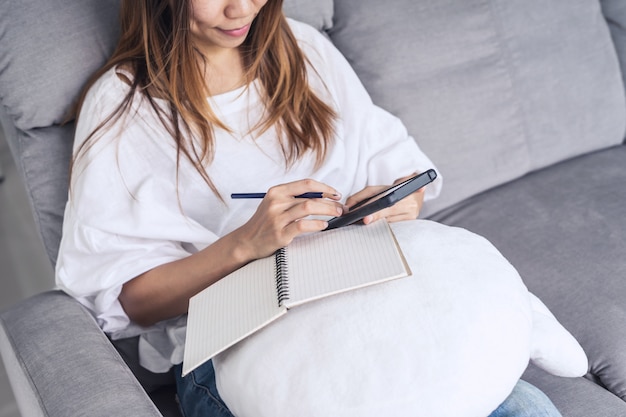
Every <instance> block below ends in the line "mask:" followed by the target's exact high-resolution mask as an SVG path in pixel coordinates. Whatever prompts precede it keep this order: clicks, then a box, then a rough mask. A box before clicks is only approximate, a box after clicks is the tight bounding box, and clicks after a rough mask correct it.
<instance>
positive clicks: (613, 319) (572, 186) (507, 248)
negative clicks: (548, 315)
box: [433, 145, 626, 400]
mask: <svg viewBox="0 0 626 417" xmlns="http://www.w3.org/2000/svg"><path fill="white" fill-rule="evenodd" d="M625 167H626V146H624V145H621V146H618V147H614V148H610V149H607V150H604V151H598V152H597V153H594V154H590V155H586V156H584V157H581V158H576V159H573V160H569V161H566V162H563V163H561V164H558V165H555V166H552V167H550V168H546V169H545V170H542V171H539V172H536V173H533V174H531V175H528V176H526V177H524V178H522V179H520V180H517V181H515V182H513V183H510V184H506V185H504V186H502V187H499V188H497V189H494V190H491V191H488V192H486V193H484V194H481V195H478V196H475V197H473V198H471V199H470V200H469V201H465V202H464V203H463V204H461V205H459V206H457V207H453V208H451V209H448V210H446V211H444V212H441V213H438V214H437V215H435V216H434V217H433V218H434V219H435V220H438V221H441V222H443V223H446V224H451V225H455V226H461V227H465V228H467V229H469V230H472V231H474V232H476V233H478V234H480V235H483V236H485V237H486V238H488V239H490V240H491V241H492V243H494V245H495V246H496V247H497V248H498V249H500V251H501V252H502V253H503V254H504V256H505V257H507V258H508V259H509V260H510V261H511V263H512V264H513V265H514V266H515V267H516V268H517V269H518V271H519V273H520V275H521V276H522V279H523V280H524V282H525V283H526V285H527V286H528V287H529V289H530V290H531V291H533V292H534V293H535V294H537V295H538V296H539V297H540V298H541V299H542V300H543V301H544V302H545V304H546V305H547V306H548V307H549V308H550V309H551V310H552V312H553V313H554V314H555V315H556V316H557V318H558V319H559V320H560V321H561V323H563V325H564V326H565V327H566V328H567V329H568V330H570V331H571V332H572V334H573V335H574V336H575V337H576V338H577V339H578V341H579V342H580V344H581V345H582V347H583V348H584V350H585V352H586V353H587V355H588V357H589V366H590V373H591V374H592V376H593V377H594V379H597V380H599V381H600V383H601V384H602V385H604V386H605V387H606V388H607V389H609V390H610V391H611V392H613V393H614V394H615V395H617V396H618V397H621V398H622V399H623V400H626V350H624V346H626V327H625V326H624V323H625V322H626V303H625V302H624V300H626V280H625V279H624V278H626V258H625V257H624V254H625V253H626V216H625V215H624V213H626V211H625V207H626V189H625V188H624V184H626V169H625Z"/></svg>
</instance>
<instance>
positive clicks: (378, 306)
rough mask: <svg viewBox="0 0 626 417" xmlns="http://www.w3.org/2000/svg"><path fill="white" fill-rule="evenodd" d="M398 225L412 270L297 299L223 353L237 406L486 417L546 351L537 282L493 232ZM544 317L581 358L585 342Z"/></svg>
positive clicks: (224, 390)
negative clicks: (537, 319) (534, 293)
mask: <svg viewBox="0 0 626 417" xmlns="http://www.w3.org/2000/svg"><path fill="white" fill-rule="evenodd" d="M392 229H393V231H394V233H395V235H396V237H397V239H398V242H399V244H400V246H401V247H402V250H403V252H404V254H405V256H406V259H407V261H408V264H409V266H410V268H411V270H412V273H413V274H412V276H411V277H408V278H402V279H399V280H395V281H392V282H388V283H385V284H380V285H376V286H373V287H369V288H365V289H361V290H357V291H351V292H348V293H344V294H340V295H336V296H333V297H329V298H327V299H324V300H320V301H317V302H313V303H310V304H308V305H303V306H299V307H296V308H294V309H292V310H290V311H289V313H287V314H286V315H285V316H284V317H283V318H281V319H280V320H278V321H276V322H275V323H273V324H271V325H270V326H268V327H266V328H265V329H263V330H262V331H260V332H257V333H255V334H254V335H253V336H251V337H249V338H247V339H245V340H244V341H242V342H240V343H239V344H237V345H236V346H234V347H233V348H231V349H229V350H228V351H226V352H224V353H222V354H220V355H218V356H217V357H216V358H215V359H214V364H215V368H216V379H217V384H218V389H219V392H220V394H221V396H222V397H223V399H224V401H225V402H226V404H227V405H228V407H229V408H230V409H231V410H232V412H233V413H234V414H235V415H236V416H238V417H266V416H267V417H270V416H271V417H281V416H285V417H287V416H289V417H293V416H299V417H307V416H326V415H328V416H334V417H338V416H339V417H348V416H354V417H356V416H358V417H368V416H372V417H374V416H377V417H378V416H381V415H389V416H412V417H417V416H425V417H426V416H427V417H432V416H435V415H436V416H438V417H446V416H454V417H457V416H461V415H462V416H477V417H485V416H486V415H488V414H489V413H490V412H491V411H492V410H493V409H495V408H496V407H497V406H498V405H499V404H500V403H501V402H502V401H503V400H504V399H505V398H506V397H507V395H508V394H509V393H510V391H511V389H512V388H513V386H514V385H515V384H516V382H517V380H518V379H519V377H520V375H521V374H522V372H523V371H524V369H525V367H526V366H527V363H528V360H529V358H530V353H531V351H533V352H535V353H537V354H540V353H544V352H543V350H542V349H541V346H542V341H541V340H537V338H535V339H533V334H532V332H533V306H532V305H533V303H532V302H531V297H530V295H529V292H528V290H527V289H526V287H525V286H524V284H523V283H522V280H521V279H520V277H519V275H518V274H517V272H516V270H515V269H514V268H513V267H512V265H511V264H510V263H509V262H508V261H507V260H506V259H505V258H504V257H503V256H502V255H501V254H500V253H499V252H498V250H496V248H494V247H493V245H491V244H490V243H489V242H488V241H487V240H486V239H484V238H482V237H480V236H478V235H476V234H473V233H470V232H468V231H466V230H464V229H460V228H453V227H448V226H444V225H441V224H438V223H434V222H430V221H425V220H416V221H410V222H401V223H394V224H392ZM537 301H538V300H537ZM538 302H539V304H541V302H540V301H538ZM541 306H542V309H543V308H545V306H543V304H541ZM542 311H543V310H542ZM546 311H547V309H545V311H543V313H545V312H546ZM541 317H542V320H543V321H542V323H543V327H542V328H543V329H544V330H545V329H547V330H548V333H550V331H549V330H550V329H551V326H552V327H554V328H557V329H558V330H559V331H561V333H558V334H563V335H564V336H563V337H564V339H566V343H569V345H568V346H569V347H570V348H571V349H570V350H572V351H574V354H573V355H570V357H573V358H574V359H576V360H578V362H576V363H575V364H574V365H576V364H577V365H578V366H579V368H580V366H581V363H580V360H579V359H580V357H581V355H580V353H582V350H580V352H578V351H576V349H579V348H580V347H579V346H578V344H577V343H576V341H575V340H574V339H573V338H572V337H571V336H570V335H569V333H568V332H567V331H566V330H565V329H563V328H562V327H561V326H560V324H559V323H558V322H557V321H556V319H554V317H553V316H551V315H550V314H549V312H547V314H543V315H542V316H541ZM546 317H547V319H546ZM544 333H545V331H544ZM567 337H569V339H567ZM570 339H571V340H570ZM552 342H557V343H560V342H562V340H560V339H559V340H556V341H555V340H553V341H552ZM553 347H554V343H552V345H551V348H553ZM552 350H554V349H552ZM551 352H552V351H551V350H548V353H551ZM555 354H557V355H558V352H555ZM577 355H578V356H577ZM582 358H583V360H584V361H586V358H585V357H584V353H582ZM541 360H542V364H543V365H545V364H548V366H549V364H550V363H551V361H550V357H549V355H548V357H546V355H543V356H542V357H541ZM574 365H572V366H574ZM559 366H560V364H558V363H557V364H556V368H558V367H559ZM563 366H565V367H567V366H569V365H567V364H563ZM584 366H586V362H585V364H584ZM575 371H579V370H578V369H576V370H575ZM572 372H573V373H576V372H574V371H572V370H571V369H570V370H569V373H572ZM563 373H564V374H567V373H568V369H565V370H564V371H563Z"/></svg>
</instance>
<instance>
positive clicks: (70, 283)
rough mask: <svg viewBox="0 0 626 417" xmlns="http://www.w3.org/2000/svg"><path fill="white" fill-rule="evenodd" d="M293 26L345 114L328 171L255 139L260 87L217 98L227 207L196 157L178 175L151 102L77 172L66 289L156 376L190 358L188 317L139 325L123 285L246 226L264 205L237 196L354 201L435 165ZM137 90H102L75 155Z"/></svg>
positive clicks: (327, 94) (67, 232)
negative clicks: (287, 193) (132, 342)
mask: <svg viewBox="0 0 626 417" xmlns="http://www.w3.org/2000/svg"><path fill="white" fill-rule="evenodd" d="M289 23H290V25H291V28H292V30H293V32H294V34H295V36H296V38H297V39H298V42H299V45H300V47H301V48H302V50H303V51H304V53H305V55H306V57H307V58H308V60H309V62H310V65H309V68H308V78H309V83H310V84H311V86H312V88H313V89H314V91H315V92H316V94H317V95H318V96H319V97H320V98H322V99H323V100H325V101H326V102H327V103H328V104H330V105H331V106H332V107H333V108H334V109H335V110H336V112H337V114H338V119H337V121H336V124H335V135H334V141H333V143H332V145H331V146H330V147H329V149H328V153H327V156H326V159H325V160H324V163H323V165H322V166H321V167H320V168H318V169H316V168H315V166H314V165H315V163H314V161H315V158H314V157H313V156H312V155H305V157H304V158H302V159H301V160H299V161H297V162H296V163H295V165H293V166H290V167H287V166H286V164H285V161H284V156H283V152H282V149H281V146H280V143H279V140H278V139H277V134H276V131H275V130H274V129H270V130H268V131H266V132H264V133H263V134H262V135H260V136H258V135H254V134H251V133H250V130H251V128H252V127H253V126H255V124H256V122H257V121H258V120H259V119H260V117H262V114H263V106H262V101H261V98H260V95H259V90H260V87H259V85H258V84H256V83H252V84H251V85H250V86H248V87H243V88H240V89H237V90H235V91H231V92H227V93H225V94H221V95H217V96H213V97H210V98H208V99H207V100H209V103H210V105H211V107H212V109H213V110H214V111H215V113H216V115H218V117H220V119H221V120H222V121H223V122H224V123H225V124H226V125H227V126H228V127H229V131H227V130H222V129H219V128H216V129H215V131H214V135H215V154H214V158H213V160H212V161H211V162H210V163H207V166H206V172H207V173H208V175H209V177H210V178H211V180H212V182H213V184H214V185H215V187H216V188H217V190H218V192H219V193H220V194H221V196H222V197H223V201H222V200H220V198H218V196H217V195H216V194H215V193H214V192H213V191H212V190H211V189H210V188H209V187H208V186H207V184H206V183H205V181H204V180H203V179H202V177H201V176H200V175H199V174H198V173H197V171H196V170H195V168H194V167H193V166H192V165H191V164H190V163H189V162H188V161H187V160H186V159H184V158H181V159H180V165H179V167H178V172H177V154H176V147H175V144H174V141H173V140H172V138H171V135H169V133H168V131H167V130H166V129H165V128H164V127H163V125H162V123H161V122H160V121H159V120H158V118H157V116H156V115H155V112H154V110H153V109H152V108H151V107H150V105H149V104H148V103H147V102H146V100H142V99H141V97H140V96H137V97H135V100H134V103H133V107H132V108H131V109H130V111H129V112H128V113H127V114H126V115H125V116H123V117H122V118H121V119H119V120H117V121H116V122H115V123H113V124H112V125H110V126H108V127H107V128H106V129H104V130H101V131H99V136H98V140H97V141H96V142H95V144H94V145H93V146H91V147H89V148H88V149H87V150H86V152H85V153H84V154H83V156H82V157H81V158H79V159H78V160H77V163H76V164H75V166H74V170H73V177H72V186H71V192H70V194H69V201H68V204H67V206H66V210H65V218H64V224H63V237H62V241H61V246H60V251H59V257H58V261H57V268H56V282H57V285H58V287H60V288H61V289H63V290H64V291H66V292H67V293H68V294H70V295H72V296H73V297H75V298H76V299H78V300H79V301H80V302H81V303H82V304H83V305H84V306H85V307H87V308H88V309H89V311H91V312H92V313H93V315H94V317H95V318H96V320H97V322H98V324H99V325H100V326H101V327H102V329H103V330H104V331H105V332H107V333H108V334H109V335H110V336H111V337H112V338H113V339H117V338H123V337H130V336H136V335H140V336H141V337H140V344H139V355H140V362H141V364H142V365H143V366H144V367H146V368H147V369H149V370H152V371H154V372H165V371H167V370H168V369H169V368H170V367H171V366H172V365H173V364H177V363H180V362H181V361H182V356H183V347H184V339H185V324H186V317H185V316H181V317H177V318H174V319H171V320H165V321H163V322H160V323H157V324H156V325H154V326H151V327H147V328H146V327H141V326H139V325H137V324H135V323H133V322H131V321H130V320H129V318H128V316H127V315H126V313H125V312H124V310H123V308H122V306H121V304H120V302H119V300H118V296H119V294H120V292H121V289H122V285H123V284H124V283H126V282H127V281H129V280H131V279H133V278H134V277H136V276H138V275H140V274H142V273H144V272H146V271H148V270H150V269H153V268H155V267H157V266H159V265H162V264H165V263H167V262H171V261H175V260H177V259H181V258H184V257H187V256H189V255H191V254H193V253H195V252H197V251H199V250H202V249H203V248H205V247H207V246H208V245H211V244H212V243H213V242H215V241H216V240H217V239H219V238H220V237H221V236H224V235H225V234H227V233H229V232H231V231H233V230H234V229H236V228H238V227H240V226H241V225H243V224H244V223H245V222H246V221H247V220H248V219H249V218H250V217H251V216H252V214H253V213H254V212H255V210H256V208H257V206H258V204H259V200H230V198H229V196H230V194H231V193H235V192H264V191H266V190H268V189H269V188H270V187H271V186H274V185H277V184H281V183H286V182H290V181H295V180H299V179H303V178H314V179H316V180H318V181H321V182H324V183H326V184H328V185H330V186H332V187H334V188H335V189H337V190H339V191H340V192H341V193H342V195H344V196H346V197H347V196H349V195H351V194H354V193H356V192H357V191H360V190H361V189H363V188H364V187H365V186H368V185H386V184H391V183H393V181H395V180H396V179H398V178H400V177H403V176H406V175H409V174H411V173H413V172H421V171H424V170H426V169H428V168H433V167H434V165H433V163H432V162H431V161H430V160H429V159H428V157H426V155H425V154H424V153H423V152H422V151H421V150H420V149H419V147H418V145H417V144H416V142H415V140H414V139H413V138H412V137H411V136H410V135H409V134H408V132H407V130H406V128H405V126H404V125H403V124H402V122H401V121H400V120H399V119H398V118H396V117H394V116H393V115H391V114H390V113H388V112H386V111H384V110H383V109H381V108H379V107H377V106H375V105H374V104H373V103H372V101H371V99H370V97H369V95H368V93H367V92H366V90H365V88H364V87H363V85H362V84H361V82H360V81H359V79H358V78H357V76H356V74H355V73H354V71H353V70H352V68H351V67H350V65H349V64H348V62H347V61H346V60H345V58H344V57H343V56H342V55H341V54H340V53H339V51H337V50H336V49H335V47H334V46H333V45H332V44H331V43H330V42H329V41H328V40H327V39H326V38H325V37H324V36H323V35H321V34H320V33H319V32H317V31H316V30H315V29H313V28H311V27H309V26H307V25H305V24H303V23H299V22H295V21H292V20H290V21H289ZM128 89H129V87H128V85H127V84H126V83H125V82H123V81H122V80H121V79H120V77H119V76H118V75H117V73H116V70H110V71H108V72H107V73H106V74H104V75H103V76H102V77H101V78H100V79H99V80H98V81H97V82H96V83H95V84H94V86H93V87H92V88H91V89H90V91H89V93H88V95H87V97H86V99H85V102H84V105H83V108H82V110H81V113H80V117H79V119H78V123H77V127H76V135H75V144H74V150H75V152H76V150H77V149H78V147H79V146H80V145H81V144H82V143H83V142H84V141H85V140H86V139H87V137H88V136H89V135H90V133H91V132H92V131H94V129H95V128H96V127H97V126H98V125H99V124H100V123H101V122H102V121H103V120H105V119H106V117H107V116H108V115H109V114H111V112H112V111H113V110H114V109H115V108H116V107H117V105H118V104H119V103H120V102H121V101H122V100H123V98H124V97H125V95H126V94H127V92H128ZM157 102H158V100H157ZM158 104H160V105H164V103H159V102H158ZM440 187H441V179H440V178H438V179H437V180H436V181H435V182H434V183H433V184H431V185H429V186H428V187H427V191H426V199H430V198H433V197H435V196H436V195H437V194H438V193H439V189H440ZM172 279H176V278H175V277H172Z"/></svg>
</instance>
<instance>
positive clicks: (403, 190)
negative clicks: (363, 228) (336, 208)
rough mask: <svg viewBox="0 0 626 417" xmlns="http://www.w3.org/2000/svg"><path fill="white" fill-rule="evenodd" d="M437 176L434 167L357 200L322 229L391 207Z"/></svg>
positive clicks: (338, 225)
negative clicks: (348, 209) (347, 210)
mask: <svg viewBox="0 0 626 417" xmlns="http://www.w3.org/2000/svg"><path fill="white" fill-rule="evenodd" d="M435 178H437V172H435V170H434V169H429V170H428V171H425V172H422V173H421V174H418V175H415V176H414V177H411V178H409V179H407V180H405V181H402V182H400V183H398V184H396V185H392V186H391V187H389V188H387V189H385V190H383V191H381V192H380V193H378V194H374V195H373V196H371V197H368V198H366V199H365V200H362V201H359V202H358V203H356V204H355V205H354V206H352V207H350V211H349V212H347V213H344V214H343V215H341V216H338V217H333V218H332V219H330V220H329V221H328V227H327V228H326V229H324V230H330V229H336V228H338V227H342V226H348V225H349V224H352V223H355V222H358V221H359V220H361V219H362V218H363V217H365V216H368V215H370V214H372V213H376V212H377V211H379V210H382V209H384V208H387V207H391V206H393V205H394V204H396V203H397V202H398V201H400V200H402V199H403V198H405V197H406V196H408V195H410V194H413V193H414V192H415V191H417V190H419V189H420V188H422V187H423V186H425V185H427V184H429V183H431V182H433V181H434V180H435Z"/></svg>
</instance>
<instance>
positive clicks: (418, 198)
mask: <svg viewBox="0 0 626 417" xmlns="http://www.w3.org/2000/svg"><path fill="white" fill-rule="evenodd" d="M414 175H415V174H411V175H408V176H406V177H403V178H399V179H397V180H396V181H395V182H394V185H395V184H398V183H400V182H402V181H405V180H407V179H409V178H411V177H412V176H414ZM386 188H389V186H388V185H376V186H368V187H365V188H364V189H362V190H361V191H359V192H358V193H356V194H354V195H351V196H350V197H348V200H347V201H346V206H347V207H348V208H350V207H352V206H353V205H355V204H356V203H358V202H359V201H363V200H365V199H367V198H368V197H371V196H373V195H375V194H377V193H379V192H381V191H382V190H384V189H386ZM423 204H424V187H422V188H420V189H419V190H417V191H416V192H414V193H413V194H410V195H409V196H407V197H405V198H403V199H402V200H400V201H398V202H397V203H396V204H394V205H393V206H391V207H387V208H386V209H383V210H380V211H377V212H376V213H373V214H370V215H369V216H366V217H364V218H363V223H365V224H369V223H372V222H375V221H376V220H378V219H382V218H386V219H387V221H388V222H398V221H401V220H415V219H417V216H418V215H419V213H420V210H421V209H422V205H423Z"/></svg>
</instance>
